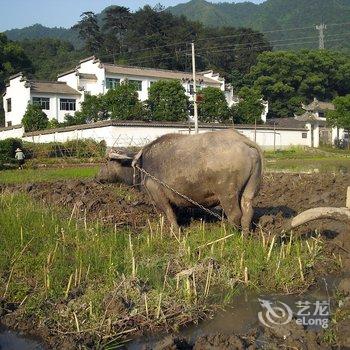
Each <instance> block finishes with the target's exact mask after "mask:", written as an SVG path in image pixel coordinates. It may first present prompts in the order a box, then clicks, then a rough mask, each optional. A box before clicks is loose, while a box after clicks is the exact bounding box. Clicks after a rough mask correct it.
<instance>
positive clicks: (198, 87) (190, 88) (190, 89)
mask: <svg viewBox="0 0 350 350" xmlns="http://www.w3.org/2000/svg"><path fill="white" fill-rule="evenodd" d="M196 87H197V91H196V92H198V91H201V90H202V85H196ZM187 92H189V93H190V94H191V95H193V94H194V91H193V84H190V85H189V89H188V91H187Z"/></svg>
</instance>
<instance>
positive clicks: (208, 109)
mask: <svg viewBox="0 0 350 350" xmlns="http://www.w3.org/2000/svg"><path fill="white" fill-rule="evenodd" d="M200 95H201V101H200V103H199V104H198V105H199V106H198V113H199V119H200V120H201V121H203V122H225V121H227V120H229V118H230V112H229V108H228V105H227V102H226V98H225V94H224V92H223V91H221V90H220V89H218V88H214V87H210V86H209V87H206V88H204V89H203V90H202V91H201V92H200Z"/></svg>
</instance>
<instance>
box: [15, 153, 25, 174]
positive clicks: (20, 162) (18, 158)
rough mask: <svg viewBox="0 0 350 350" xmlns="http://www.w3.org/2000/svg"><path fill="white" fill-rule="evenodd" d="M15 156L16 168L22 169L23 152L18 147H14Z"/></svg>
mask: <svg viewBox="0 0 350 350" xmlns="http://www.w3.org/2000/svg"><path fill="white" fill-rule="evenodd" d="M15 158H16V160H17V162H18V169H20V170H21V169H23V165H24V158H25V156H24V153H23V151H22V150H21V149H20V148H17V149H16V154H15Z"/></svg>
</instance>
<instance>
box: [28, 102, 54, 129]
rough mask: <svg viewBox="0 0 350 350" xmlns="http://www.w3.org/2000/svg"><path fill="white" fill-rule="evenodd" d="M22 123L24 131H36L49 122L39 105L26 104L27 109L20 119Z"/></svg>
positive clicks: (46, 125) (43, 127)
mask: <svg viewBox="0 0 350 350" xmlns="http://www.w3.org/2000/svg"><path fill="white" fill-rule="evenodd" d="M22 124H23V126H24V130H25V131H26V132H28V131H37V130H42V129H46V128H47V127H48V124H49V119H48V118H47V115H46V114H45V113H44V112H43V111H42V109H41V108H40V106H38V105H33V104H28V107H27V110H26V112H25V114H24V116H23V119H22Z"/></svg>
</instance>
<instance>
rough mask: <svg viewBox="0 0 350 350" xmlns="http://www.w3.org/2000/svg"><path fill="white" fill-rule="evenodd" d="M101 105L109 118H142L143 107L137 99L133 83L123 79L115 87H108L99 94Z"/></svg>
mask: <svg viewBox="0 0 350 350" xmlns="http://www.w3.org/2000/svg"><path fill="white" fill-rule="evenodd" d="M100 99H102V103H103V106H104V108H105V110H106V111H107V112H108V115H109V116H110V118H111V119H119V120H132V119H142V118H143V116H144V108H143V105H142V103H141V102H140V101H139V98H138V93H137V91H136V87H135V85H134V84H132V83H130V82H128V81H125V82H123V83H122V84H120V85H118V86H117V87H116V88H115V89H110V90H108V92H107V93H106V94H105V95H103V96H101V97H100Z"/></svg>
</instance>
